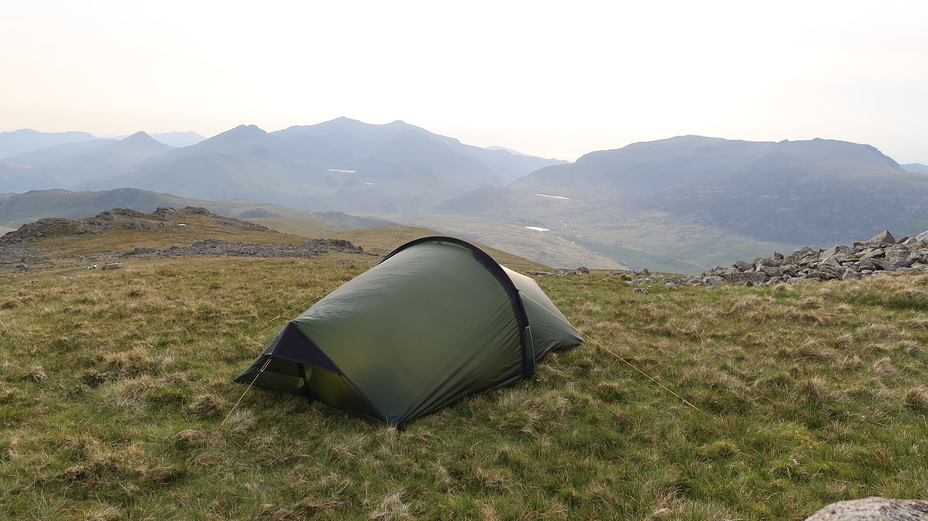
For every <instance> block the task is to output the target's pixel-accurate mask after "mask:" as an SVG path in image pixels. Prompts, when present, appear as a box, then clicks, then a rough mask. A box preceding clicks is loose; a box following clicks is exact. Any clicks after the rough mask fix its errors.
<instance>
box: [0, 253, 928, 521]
mask: <svg viewBox="0 0 928 521" xmlns="http://www.w3.org/2000/svg"><path fill="white" fill-rule="evenodd" d="M369 267H370V264H347V265H346V264H340V263H337V262H333V261H327V260H292V259H278V260H262V259H206V258H196V259H194V258H186V259H172V260H167V259H166V260H158V261H141V260H139V261H128V262H126V263H124V266H123V268H122V269H120V270H112V271H86V270H73V269H65V268H61V269H57V270H49V271H47V272H43V273H40V274H31V275H28V276H25V277H16V278H7V279H4V284H2V285H0V338H2V342H3V349H0V518H10V519H31V518H42V519H68V518H76V519H114V520H115V519H147V518H152V519H171V518H198V519H262V520H290V519H293V520H297V519H310V518H312V519H421V518H431V519H454V518H458V519H540V518H545V519H552V518H553V519H586V518H595V519H639V520H642V519H654V520H658V519H693V520H696V519H699V520H702V519H719V520H722V519H796V518H801V517H803V516H805V515H808V514H810V513H811V512H813V511H814V510H816V509H817V508H818V507H820V506H823V505H824V504H826V503H829V502H832V501H835V500H840V499H851V498H858V497H866V496H870V495H881V496H891V497H925V496H928V485H926V483H928V470H926V469H928V465H926V464H925V462H926V452H925V447H924V443H923V440H924V437H925V434H926V432H928V430H926V429H928V426H926V420H925V417H926V413H928V388H926V387H925V382H926V381H928V353H926V350H925V348H924V346H925V345H926V343H928V320H926V319H925V318H924V317H923V316H922V315H923V313H924V308H923V307H922V306H923V304H922V300H923V299H924V295H925V294H928V277H920V276H906V277H885V276H884V277H876V278H870V279H866V280H863V281H849V282H844V283H826V284H819V285H817V284H808V285H800V286H796V287H792V286H777V287H773V288H744V287H721V288H717V289H715V290H712V291H710V290H707V289H705V288H688V287H681V288H669V287H664V286H661V285H653V286H652V287H650V288H649V291H650V293H649V294H647V295H644V294H640V293H633V292H632V289H633V288H632V287H627V285H621V284H615V281H614V278H613V277H606V276H604V275H601V274H597V273H593V274H589V275H582V276H570V277H550V278H546V277H543V278H540V279H539V283H540V284H541V285H542V286H543V289H544V290H545V291H546V292H547V293H548V295H549V296H550V297H551V298H552V299H553V300H554V301H555V302H556V303H557V304H558V306H559V307H560V309H561V310H562V311H563V312H564V313H565V315H566V316H567V317H568V318H569V319H570V320H571V321H572V322H573V323H574V324H575V325H576V326H577V327H578V328H580V329H581V330H582V331H583V332H584V333H585V334H586V335H588V336H589V337H590V339H591V340H589V341H587V342H586V343H585V344H584V345H582V346H580V347H578V348H576V349H573V350H569V351H564V352H558V353H552V354H551V355H550V356H548V357H547V358H545V360H544V361H543V362H542V363H540V364H539V367H538V375H537V377H536V378H535V379H534V380H533V381H530V382H522V383H519V384H518V385H515V386H513V387H510V388H506V389H501V390H498V391H494V392H491V393H487V394H484V395H480V396H476V397H471V398H467V399H465V400H462V401H461V402H459V403H457V404H456V405H454V406H452V407H449V408H446V409H443V410H441V411H439V412H437V413H436V414H433V415H431V416H428V417H426V418H422V419H420V420H419V421H417V422H415V423H413V424H412V425H410V426H409V427H408V428H407V429H405V430H403V431H397V430H395V429H388V428H385V427H383V426H380V425H374V424H371V423H367V422H365V421H363V420H360V419H357V418H353V417H351V416H349V415H347V414H345V413H343V412H341V411H338V410H336V409H333V408H331V407H328V406H325V405H322V404H319V403H308V402H307V401H306V400H305V399H301V398H299V397H294V396H289V395H282V394H277V393H271V392H267V391H264V390H261V389H249V390H248V391H247V392H245V391H246V388H245V386H241V385H237V384H233V383H232V382H231V379H232V377H233V376H234V375H235V374H237V373H238V372H239V371H240V370H241V369H243V368H244V367H245V366H246V365H247V364H248V363H250V362H251V361H252V360H253V359H254V357H255V356H256V355H257V354H258V353H259V352H260V351H261V349H262V348H263V347H264V346H265V345H266V343H267V342H269V341H270V340H271V339H272V338H273V336H274V334H276V333H277V331H278V330H279V329H280V328H281V327H282V326H283V325H284V324H285V323H286V322H287V321H288V320H289V319H291V318H292V317H294V316H296V315H297V314H299V313H300V312H302V311H303V310H304V309H306V308H307V307H309V306H310V305H311V304H312V303H314V302H315V301H317V300H318V299H320V298H322V297H323V296H324V295H326V294H327V293H328V292H330V291H331V290H333V289H335V288H336V287H338V286H339V285H340V284H342V283H343V282H344V281H345V280H349V279H351V278H352V277H354V276H356V275H358V274H359V273H361V272H362V271H363V270H365V269H367V268H369ZM65 277H68V278H65ZM594 340H595V341H594ZM631 366H634V367H636V368H637V369H639V370H641V371H642V372H644V373H646V374H647V375H648V376H649V377H651V378H653V379H654V380H655V381H656V382H659V383H660V384H662V385H664V386H666V387H667V388H669V389H670V390H672V391H673V392H674V393H676V394H678V395H679V396H680V397H682V398H684V399H685V400H687V401H689V402H690V403H692V404H694V405H696V407H698V410H697V409H694V408H692V407H690V406H688V405H686V404H685V403H684V402H683V401H681V399H680V398H678V397H676V396H674V395H673V394H671V393H670V392H668V391H665V390H664V389H663V388H661V387H660V386H659V385H658V384H656V383H655V382H654V381H651V380H650V379H649V378H647V377H645V376H643V375H642V374H641V373H639V372H638V371H636V370H635V369H633V368H632V367H631ZM243 393H244V396H242V395H243ZM240 398H241V402H239V399H240ZM236 404H238V405H237V406H236Z"/></svg>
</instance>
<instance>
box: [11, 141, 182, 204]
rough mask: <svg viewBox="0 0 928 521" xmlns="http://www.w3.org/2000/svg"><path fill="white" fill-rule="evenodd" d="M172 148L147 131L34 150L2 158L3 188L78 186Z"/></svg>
mask: <svg viewBox="0 0 928 521" xmlns="http://www.w3.org/2000/svg"><path fill="white" fill-rule="evenodd" d="M169 150H173V147H170V146H168V145H165V144H163V143H159V142H158V141H155V140H154V139H152V138H151V136H149V135H148V134H146V133H144V132H137V133H135V134H133V135H131V136H129V137H126V138H124V139H121V140H115V139H93V140H90V141H82V142H76V143H64V144H61V145H56V146H53V147H49V148H45V149H41V150H34V151H31V152H26V153H24V154H19V155H17V156H13V157H11V158H7V159H5V160H2V161H0V189H2V190H4V191H10V192H20V191H28V190H36V189H49V188H59V187H72V186H79V185H81V184H83V183H89V182H93V181H97V180H100V179H105V178H107V177H111V176H114V175H116V174H118V173H121V172H123V171H125V170H126V169H128V168H130V167H133V166H135V165H137V164H138V163H139V162H141V161H143V160H144V159H146V158H149V157H151V156H156V155H160V154H163V153H165V152H167V151H169Z"/></svg>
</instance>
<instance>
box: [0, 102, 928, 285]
mask: <svg viewBox="0 0 928 521" xmlns="http://www.w3.org/2000/svg"><path fill="white" fill-rule="evenodd" d="M7 134H10V133H7ZM13 134H15V133H13ZM4 135H5V134H0V138H2V137H3V136H4ZM84 137H86V136H83V137H81V136H73V135H72V136H69V137H68V139H78V138H80V139H79V140H77V141H71V142H64V143H58V144H56V145H52V146H49V147H46V148H43V149H40V150H33V151H30V152H26V153H19V154H17V155H15V156H13V157H9V158H7V159H4V160H0V226H10V227H12V226H14V225H16V224H15V223H17V222H22V220H23V219H28V218H29V217H25V216H24V215H25V214H23V213H20V212H21V211H20V210H16V208H24V207H30V208H32V210H30V211H31V212H32V213H31V214H30V215H36V214H35V211H36V209H39V210H38V211H41V212H46V213H47V212H50V211H52V209H51V208H50V207H49V206H42V205H41V204H39V203H37V201H40V200H46V199H48V197H49V196H48V194H51V193H52V192H48V191H40V192H34V193H32V192H30V194H31V195H30V194H23V196H26V195H30V196H31V197H32V198H33V201H31V202H30V203H28V204H27V203H23V202H22V198H21V197H19V196H11V195H9V194H6V195H4V194H3V192H25V191H27V190H32V189H47V188H60V187H64V188H67V189H69V190H71V191H74V193H78V194H84V195H81V196H79V197H80V198H83V199H81V200H82V201H84V202H82V203H79V204H78V203H75V205H76V207H77V206H81V205H83V206H82V210H81V212H87V211H90V207H93V212H92V213H86V214H85V215H84V216H86V215H94V214H95V213H98V212H99V211H101V210H104V209H109V208H104V206H106V202H107V201H109V200H110V199H106V198H108V197H115V196H114V195H112V194H118V198H119V199H121V200H124V201H125V200H127V199H128V200H130V202H127V203H122V204H123V205H124V206H127V207H130V208H133V209H136V210H139V211H151V210H152V209H153V208H154V207H153V206H151V205H152V204H155V205H156V206H176V205H178V204H182V203H177V202H170V201H168V200H166V199H165V198H170V197H175V198H186V199H184V201H188V200H193V201H199V202H200V203H199V204H198V205H199V206H206V207H209V208H210V209H211V210H213V211H215V212H217V213H223V210H222V208H218V209H217V207H216V205H217V204H222V205H226V206H227V207H228V208H227V210H228V211H226V212H225V213H223V214H224V215H230V216H236V217H238V216H241V214H243V213H244V212H245V209H243V208H246V207H247V209H248V211H249V212H254V213H249V214H245V216H246V217H268V218H271V217H273V216H272V215H265V214H264V213H262V212H266V211H265V210H263V209H261V208H265V207H268V205H270V204H275V205H280V206H281V207H292V208H304V209H312V210H316V211H318V212H323V213H324V212H331V211H337V212H347V213H351V214H364V215H372V216H373V215H381V216H388V217H385V219H386V220H387V221H390V222H398V223H402V224H410V225H417V226H427V227H431V228H436V229H441V230H443V231H444V232H445V233H450V234H455V235H459V236H464V237H467V238H469V239H471V240H476V241H478V242H481V243H483V244H486V245H488V246H492V247H496V248H500V249H504V250H505V249H506V248H507V246H509V247H516V246H514V245H516V244H518V245H519V246H517V247H518V248H520V251H519V252H518V253H519V254H520V255H522V256H524V257H527V258H531V259H533V260H538V261H540V262H545V263H548V264H550V263H551V262H554V261H556V260H557V261H560V260H563V259H570V258H574V259H577V258H583V259H587V260H589V261H590V262H591V263H593V265H592V266H589V267H596V265H595V263H596V262H597V259H603V261H602V264H603V266H608V267H612V266H615V265H616V264H617V263H621V264H624V265H627V266H631V267H648V268H649V269H656V270H662V271H672V272H678V273H699V272H701V271H703V270H705V269H707V268H709V267H711V266H713V265H716V264H722V265H725V264H730V263H732V262H734V261H735V260H739V259H751V258H754V257H759V256H768V255H771V254H772V253H773V251H780V252H784V253H786V252H791V251H792V250H795V249H798V248H800V247H802V246H811V247H821V248H825V247H830V246H834V245H836V244H849V243H851V242H853V241H855V240H859V239H860V238H861V237H870V236H873V235H876V234H877V233H879V232H881V231H883V230H887V229H888V230H890V231H891V232H892V233H893V234H895V235H896V236H905V235H915V234H917V233H920V232H922V231H925V230H928V175H925V174H924V173H918V172H919V167H924V165H918V164H909V165H903V166H900V165H899V164H897V163H896V162H895V161H894V160H893V159H891V158H889V157H887V156H885V155H884V154H882V153H880V152H879V150H877V149H876V148H874V147H871V146H868V145H860V144H855V143H848V142H842V141H833V140H825V139H814V140H810V141H783V142H779V143H774V142H748V141H737V140H725V139H719V138H708V137H700V136H680V137H675V138H670V139H665V140H659V141H651V142H643V143H635V144H632V145H629V146H626V147H624V148H621V149H615V150H604V151H599V152H593V153H590V154H587V155H585V156H583V157H581V158H580V159H578V160H577V161H576V162H575V163H572V164H571V163H567V162H564V161H557V160H551V159H543V158H537V157H531V156H525V155H522V154H519V153H517V152H514V151H510V150H506V149H501V148H499V147H494V149H484V148H479V147H474V146H469V145H464V144H462V143H461V142H459V141H458V140H456V139H453V138H450V137H445V136H440V135H437V134H433V133H431V132H428V131H427V130H424V129H422V128H419V127H416V126H413V125H409V124H406V123H403V122H401V121H397V122H394V123H390V124H387V125H369V124H366V123H362V122H360V121H354V120H350V119H347V118H339V119H336V120H332V121H328V122H325V123H320V124H318V125H310V126H295V127H290V128H288V129H285V130H281V131H277V132H271V133H268V132H265V131H263V130H261V129H260V128H258V127H255V126H253V125H252V126H246V125H242V126H239V127H236V128H234V129H232V130H229V131H227V132H224V133H222V134H219V135H217V136H215V137H213V138H210V139H206V140H204V141H202V142H199V143H196V144H194V145H191V146H186V147H182V148H175V147H170V146H168V145H164V144H163V143H159V142H157V141H156V140H154V139H152V138H151V137H150V136H148V135H147V134H145V133H138V134H134V135H132V136H129V137H127V138H124V139H122V140H105V139H90V140H88V139H83V138H84ZM55 139H59V140H61V139H64V137H62V136H57V137H56V138H55ZM2 143H3V140H2V139H0V145H2ZM124 187H131V188H133V189H141V190H144V191H145V193H146V194H150V193H157V194H159V195H157V197H155V196H151V195H144V196H143V195H140V194H138V193H136V192H125V191H119V190H116V191H115V192H114V191H113V190H114V189H118V188H124ZM56 193H57V194H58V196H62V193H66V192H63V191H58V192H56ZM40 194H42V195H41V196H40ZM87 194H107V195H94V196H91V195H87ZM166 194H172V195H170V196H168V195H166ZM67 197H72V198H73V197H78V196H76V195H73V196H67ZM94 197H96V198H104V199H105V201H102V200H94V201H88V198H94ZM132 197H138V198H143V199H144V198H148V199H151V200H150V201H148V202H147V203H146V204H147V205H148V206H145V207H141V206H134V205H135V204H136V203H132V202H131V199H132ZM154 199H158V201H159V202H157V203H155V202H154ZM219 200H224V201H225V202H221V203H216V201H219ZM62 201H64V199H62V198H61V197H59V198H58V202H57V203H55V204H59V205H65V204H66V203H64V202H62ZM101 201H102V202H101ZM210 201H212V202H211V203H209V204H206V202H210ZM236 201H244V202H242V203H241V204H239V203H236ZM248 201H252V202H248ZM255 202H259V203H262V204H263V205H264V206H261V205H260V204H258V203H255ZM130 203H131V204H130ZM246 203H247V204H246ZM139 204H141V203H139ZM187 204H190V203H183V205H187ZM17 205H19V206H17ZM23 205H26V206H23ZM29 205H31V206H29ZM100 205H102V206H100ZM236 205H237V206H236ZM233 207H235V208H236V210H235V211H232V210H231V208H233ZM236 212H238V213H236ZM27 213H28V212H27ZM277 213H280V212H277ZM285 213H286V212H285ZM51 215H60V214H51V213H49V214H48V216H51ZM338 215H341V216H344V215H345V214H344V213H341V214H338ZM4 216H6V217H4ZM16 216H18V217H16ZM60 216H71V215H60ZM74 216H77V215H74ZM532 234H535V236H537V237H544V239H543V240H535V239H534V238H532V237H533V235H532ZM552 241H560V242H561V243H563V244H565V245H568V247H567V248H566V249H565V250H564V251H565V252H567V251H568V250H569V252H568V253H559V254H558V255H557V256H555V257H550V256H548V257H546V255H548V252H550V251H553V250H552V248H554V247H555V246H554V245H555V244H556V243H555V242H552ZM533 245H535V246H536V247H537V248H538V249H539V251H537V252H535V254H534V255H533V254H532V248H533ZM581 249H582V250H583V251H584V252H586V253H583V254H580V255H577V254H575V253H576V251H577V250H581ZM558 250H559V251H560V248H558Z"/></svg>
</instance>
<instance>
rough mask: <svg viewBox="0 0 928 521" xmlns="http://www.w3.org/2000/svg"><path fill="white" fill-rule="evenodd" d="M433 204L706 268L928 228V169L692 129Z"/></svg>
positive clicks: (847, 150)
mask: <svg viewBox="0 0 928 521" xmlns="http://www.w3.org/2000/svg"><path fill="white" fill-rule="evenodd" d="M431 211H432V212H435V213H441V214H450V215H470V216H479V217H484V218H489V219H494V220H497V221H509V222H521V223H524V224H525V225H527V226H528V225H530V226H534V227H539V228H547V229H551V230H553V232H556V233H561V234H563V235H564V236H565V237H569V238H571V240H574V241H578V242H580V243H583V244H586V245H587V246H588V247H589V248H591V249H595V250H596V251H599V252H600V253H604V254H607V255H608V256H610V257H612V258H614V259H616V260H620V261H624V262H626V263H629V264H632V265H635V264H645V265H647V264H650V265H652V266H653V265H655V264H661V265H663V266H666V267H669V268H670V269H673V270H675V271H683V272H694V271H697V270H698V269H701V268H704V267H706V266H711V265H714V264H719V263H722V264H724V263H725V262H726V260H727V259H737V258H753V257H754V256H760V255H761V254H762V253H763V252H766V254H767V255H769V254H770V253H772V250H773V249H775V248H776V249H784V250H788V249H790V248H793V249H795V248H798V247H800V246H812V247H830V246H833V245H836V244H848V243H850V242H853V241H854V240H858V239H859V238H860V237H864V236H868V237H869V236H872V235H875V234H876V233H879V232H880V231H883V230H885V229H889V230H891V231H892V232H893V233H896V234H897V235H906V234H911V235H914V234H917V233H920V232H922V231H925V230H928V176H925V175H922V174H916V173H911V172H907V171H905V170H903V169H902V168H901V167H900V166H899V165H898V164H897V163H896V162H895V161H893V160H892V159H891V158H889V157H887V156H885V155H883V154H881V153H880V152H879V151H878V150H877V149H875V148H873V147H871V146H867V145H858V144H854V143H847V142H842V141H831V140H823V139H815V140H811V141H784V142H780V143H772V142H770V143H757V142H747V141H731V140H724V139H717V138H706V137H698V136H682V137H676V138H671V139H666V140H661V141H652V142H646V143H636V144H633V145H629V146H627V147H625V148H622V149H617V150H607V151H602V152H593V153H591V154H587V155H585V156H583V157H581V158H580V159H578V160H577V161H576V162H575V163H573V164H569V165H558V166H551V167H547V168H544V169H541V170H538V171H536V172H533V173H532V174H530V175H528V176H526V177H524V178H522V179H519V180H518V181H516V182H514V183H512V184H510V185H509V186H507V187H502V188H495V187H486V188H481V189H479V190H475V191H472V192H470V193H468V194H465V195H463V196H460V197H457V198H454V199H451V200H448V201H445V202H443V203H441V204H439V205H437V206H436V207H434V208H432V209H431ZM737 252H740V257H739V256H737ZM632 259H637V260H635V261H632V262H629V261H631V260H632ZM729 262H731V261H729ZM686 264H689V265H690V266H687V265H686Z"/></svg>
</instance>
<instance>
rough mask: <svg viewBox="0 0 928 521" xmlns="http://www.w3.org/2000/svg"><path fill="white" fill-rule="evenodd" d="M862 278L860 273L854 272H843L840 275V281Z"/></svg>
mask: <svg viewBox="0 0 928 521" xmlns="http://www.w3.org/2000/svg"><path fill="white" fill-rule="evenodd" d="M862 278H864V277H863V276H862V275H861V274H860V273H858V272H856V271H854V270H850V269H848V270H844V273H843V274H842V275H841V280H860V279H862Z"/></svg>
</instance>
